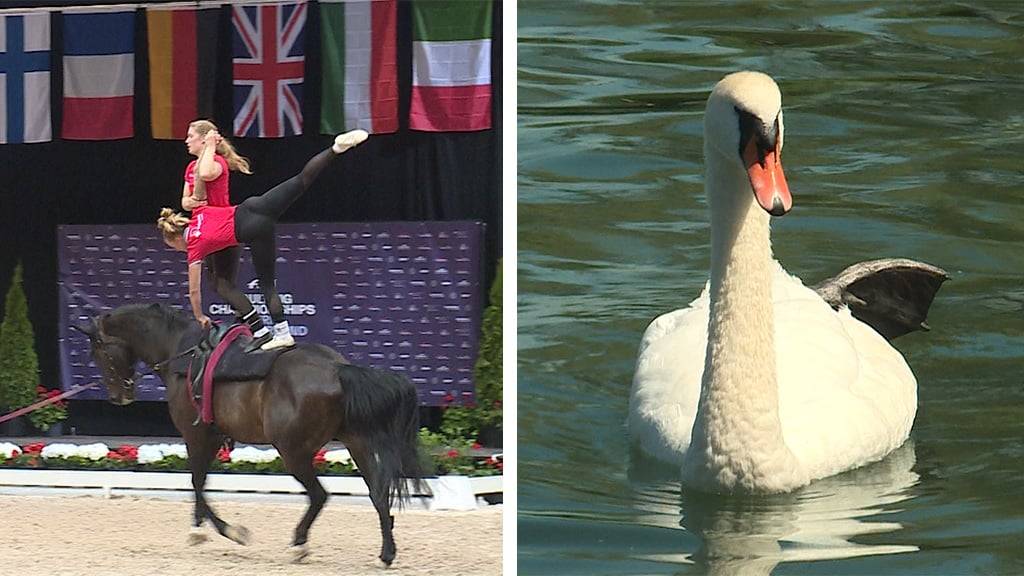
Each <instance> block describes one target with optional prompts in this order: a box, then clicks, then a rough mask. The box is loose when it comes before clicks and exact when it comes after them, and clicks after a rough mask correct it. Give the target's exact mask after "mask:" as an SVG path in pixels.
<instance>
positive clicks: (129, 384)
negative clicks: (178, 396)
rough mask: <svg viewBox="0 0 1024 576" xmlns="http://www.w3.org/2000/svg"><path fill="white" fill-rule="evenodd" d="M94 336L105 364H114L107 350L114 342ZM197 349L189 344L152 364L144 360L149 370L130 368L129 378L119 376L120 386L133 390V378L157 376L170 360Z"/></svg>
mask: <svg viewBox="0 0 1024 576" xmlns="http://www.w3.org/2000/svg"><path fill="white" fill-rule="evenodd" d="M95 338H96V341H97V343H98V344H99V349H100V352H102V353H103V355H104V356H105V357H106V361H107V366H111V367H113V366H114V357H113V356H111V355H110V352H107V346H108V345H111V344H115V343H114V342H108V341H104V339H103V337H102V336H100V335H97V336H96V337H95ZM115 338H116V336H115ZM200 342H202V340H200ZM198 349H199V344H195V345H193V346H190V347H189V348H186V349H185V350H184V351H183V352H180V353H178V354H176V355H174V356H171V357H170V358H168V359H167V360H162V361H160V362H156V363H154V364H149V363H148V362H144V363H145V364H146V366H148V367H149V369H150V372H142V373H136V372H135V371H134V370H132V375H131V377H130V378H125V377H123V376H122V377H121V388H122V389H123V390H124V391H125V392H126V393H127V392H129V391H131V390H133V389H134V388H135V380H136V379H137V378H139V377H144V376H146V375H147V374H156V375H157V376H159V375H160V372H161V371H162V370H163V369H164V366H166V365H167V364H169V363H171V362H173V361H175V360H177V359H179V358H184V357H185V356H188V355H189V354H191V353H193V352H195V351H196V350H198Z"/></svg>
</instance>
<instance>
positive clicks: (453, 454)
mask: <svg viewBox="0 0 1024 576" xmlns="http://www.w3.org/2000/svg"><path fill="white" fill-rule="evenodd" d="M448 457H449V458H458V457H459V451H458V450H449V451H448Z"/></svg>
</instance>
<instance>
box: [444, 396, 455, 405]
mask: <svg viewBox="0 0 1024 576" xmlns="http://www.w3.org/2000/svg"><path fill="white" fill-rule="evenodd" d="M454 401H455V396H452V395H451V394H445V395H444V403H445V404H451V403H452V402H454Z"/></svg>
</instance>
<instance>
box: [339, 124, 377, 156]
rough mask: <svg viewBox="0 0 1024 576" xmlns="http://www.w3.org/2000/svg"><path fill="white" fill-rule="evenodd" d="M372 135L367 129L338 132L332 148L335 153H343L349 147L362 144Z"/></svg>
mask: <svg viewBox="0 0 1024 576" xmlns="http://www.w3.org/2000/svg"><path fill="white" fill-rule="evenodd" d="M369 137H370V133H369V132H367V131H366V130H358V129H357V130H349V131H348V132H345V133H344V134H338V135H337V136H335V137H334V145H333V146H331V149H332V150H334V153H335V154H341V153H342V152H344V151H345V150H348V149H349V148H355V147H356V146H358V145H359V144H362V143H363V142H365V141H366V139H367V138H369Z"/></svg>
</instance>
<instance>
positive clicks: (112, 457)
mask: <svg viewBox="0 0 1024 576" xmlns="http://www.w3.org/2000/svg"><path fill="white" fill-rule="evenodd" d="M123 459H124V457H123V456H121V455H120V454H118V453H117V452H114V451H113V450H111V451H109V452H107V460H123Z"/></svg>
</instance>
